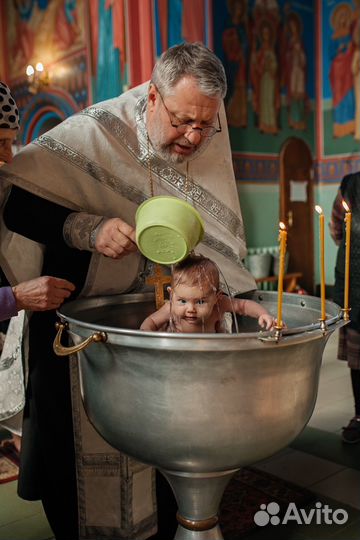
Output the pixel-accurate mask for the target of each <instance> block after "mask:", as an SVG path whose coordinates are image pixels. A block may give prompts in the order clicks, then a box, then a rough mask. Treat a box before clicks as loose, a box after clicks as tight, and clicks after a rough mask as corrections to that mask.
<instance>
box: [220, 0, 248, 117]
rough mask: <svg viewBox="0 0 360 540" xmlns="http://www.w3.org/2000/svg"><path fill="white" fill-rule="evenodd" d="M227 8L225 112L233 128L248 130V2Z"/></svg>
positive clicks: (238, 0) (234, 0) (236, 0)
mask: <svg viewBox="0 0 360 540" xmlns="http://www.w3.org/2000/svg"><path fill="white" fill-rule="evenodd" d="M227 5H228V11H229V13H230V15H231V26H230V27H229V28H226V29H225V31H224V33H223V49H224V53H225V56H226V60H227V62H226V72H227V75H228V80H229V91H228V98H227V103H226V112H227V118H228V122H229V125H230V126H234V127H246V125H247V58H248V49H249V47H248V20H247V0H228V2H227Z"/></svg>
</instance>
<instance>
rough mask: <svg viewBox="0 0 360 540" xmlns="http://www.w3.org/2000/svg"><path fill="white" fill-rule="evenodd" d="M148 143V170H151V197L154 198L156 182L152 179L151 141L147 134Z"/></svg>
mask: <svg viewBox="0 0 360 540" xmlns="http://www.w3.org/2000/svg"><path fill="white" fill-rule="evenodd" d="M146 141H147V155H148V170H149V184H150V197H153V196H154V182H153V177H152V169H151V158H150V139H149V135H148V134H146Z"/></svg>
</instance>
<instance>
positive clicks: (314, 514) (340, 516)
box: [254, 502, 349, 527]
mask: <svg viewBox="0 0 360 540" xmlns="http://www.w3.org/2000/svg"><path fill="white" fill-rule="evenodd" d="M279 512H280V506H279V505H278V503H276V502H271V503H269V504H267V505H266V504H261V505H260V510H258V511H257V512H256V514H255V515H254V521H255V523H256V525H259V527H264V526H265V525H268V524H269V523H271V525H286V524H287V523H291V522H295V523H297V524H298V525H310V523H316V525H324V524H325V525H332V524H333V523H335V524H336V525H343V524H344V523H346V522H347V520H348V519H349V515H348V513H347V511H346V510H344V509H343V508H337V509H336V510H332V508H330V506H329V505H328V504H324V505H323V504H322V503H321V502H317V503H315V508H310V509H308V510H305V509H304V508H300V509H298V508H297V507H296V504H295V503H293V502H291V503H289V505H288V507H287V509H286V512H285V515H284V517H283V518H282V519H280V518H279V516H278V515H277V514H278V513H279Z"/></svg>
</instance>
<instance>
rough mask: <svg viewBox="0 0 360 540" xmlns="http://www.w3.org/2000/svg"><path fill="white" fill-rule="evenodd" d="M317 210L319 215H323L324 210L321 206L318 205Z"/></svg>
mask: <svg viewBox="0 0 360 540" xmlns="http://www.w3.org/2000/svg"><path fill="white" fill-rule="evenodd" d="M315 210H316V211H317V213H318V214H322V213H323V209H322V208H321V206H319V205H318V204H317V205H316V206H315Z"/></svg>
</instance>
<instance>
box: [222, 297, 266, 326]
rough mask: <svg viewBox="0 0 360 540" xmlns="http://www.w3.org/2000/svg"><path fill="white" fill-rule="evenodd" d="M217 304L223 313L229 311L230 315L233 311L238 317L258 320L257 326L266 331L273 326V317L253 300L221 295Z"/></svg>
mask: <svg viewBox="0 0 360 540" xmlns="http://www.w3.org/2000/svg"><path fill="white" fill-rule="evenodd" d="M219 302H220V305H221V309H222V310H223V311H230V313H231V312H232V311H235V313H238V314H239V315H247V316H248V317H254V318H255V319H258V323H259V326H261V327H265V328H266V330H270V328H271V327H272V326H274V324H275V319H274V317H273V316H272V315H270V313H269V312H268V311H267V310H266V309H265V308H264V307H263V306H261V305H260V304H258V303H257V302H254V301H253V300H245V299H241V298H229V297H228V296H225V295H222V296H221V298H220V301H219Z"/></svg>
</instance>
